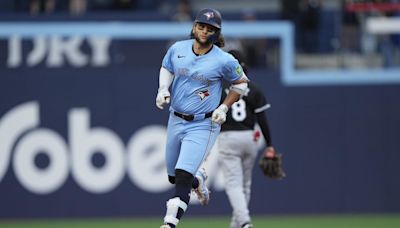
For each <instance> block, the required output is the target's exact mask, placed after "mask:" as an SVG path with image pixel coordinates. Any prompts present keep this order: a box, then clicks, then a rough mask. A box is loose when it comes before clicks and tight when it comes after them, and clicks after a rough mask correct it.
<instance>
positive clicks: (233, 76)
mask: <svg viewBox="0 0 400 228" xmlns="http://www.w3.org/2000/svg"><path fill="white" fill-rule="evenodd" d="M193 43H194V40H193V39H191V40H183V41H179V42H176V43H175V44H174V45H172V46H171V47H170V48H169V50H168V52H167V54H166V55H165V57H164V59H163V62H162V66H163V67H164V68H165V69H167V70H168V71H169V72H171V73H172V74H174V75H175V77H174V81H173V83H172V85H171V90H170V91H171V106H170V109H171V111H177V112H180V113H185V114H204V113H208V112H212V111H214V109H216V108H217V107H218V105H219V103H220V100H221V92H222V84H221V83H222V80H226V81H228V82H233V81H236V80H239V79H240V78H241V76H242V74H243V71H242V67H241V66H240V64H239V62H238V61H237V60H236V59H235V58H233V57H232V56H231V55H230V54H228V53H226V52H224V51H223V50H221V49H220V48H219V47H217V46H215V45H213V47H212V49H211V50H210V51H209V52H208V53H206V54H205V55H201V56H197V55H195V54H194V52H193V48H192V46H193Z"/></svg>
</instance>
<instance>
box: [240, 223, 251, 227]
mask: <svg viewBox="0 0 400 228" xmlns="http://www.w3.org/2000/svg"><path fill="white" fill-rule="evenodd" d="M242 228H253V225H252V224H251V223H246V224H244V225H243V226H242Z"/></svg>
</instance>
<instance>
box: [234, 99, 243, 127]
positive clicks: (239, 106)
mask: <svg viewBox="0 0 400 228" xmlns="http://www.w3.org/2000/svg"><path fill="white" fill-rule="evenodd" d="M231 109H232V118H233V119H234V120H235V121H236V122H241V121H243V120H244V119H246V116H247V113H246V102H244V100H243V99H240V100H238V101H237V102H235V103H233V105H232V107H231Z"/></svg>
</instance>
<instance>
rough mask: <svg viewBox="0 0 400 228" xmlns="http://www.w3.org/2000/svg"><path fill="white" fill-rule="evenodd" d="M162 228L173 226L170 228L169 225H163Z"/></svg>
mask: <svg viewBox="0 0 400 228" xmlns="http://www.w3.org/2000/svg"><path fill="white" fill-rule="evenodd" d="M160 228H171V226H169V225H168V224H163V225H162V226H160Z"/></svg>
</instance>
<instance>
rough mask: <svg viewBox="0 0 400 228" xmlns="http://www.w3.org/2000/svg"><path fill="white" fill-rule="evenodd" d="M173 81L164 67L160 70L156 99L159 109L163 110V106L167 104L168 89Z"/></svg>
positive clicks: (170, 74)
mask: <svg viewBox="0 0 400 228" xmlns="http://www.w3.org/2000/svg"><path fill="white" fill-rule="evenodd" d="M173 80H174V75H173V74H172V73H171V72H169V71H168V70H167V69H165V68H164V67H161V68H160V75H159V78H158V92H157V97H156V105H157V107H158V108H159V109H164V106H165V105H167V104H169V102H170V99H171V95H170V93H169V87H170V85H171V83H172V81H173Z"/></svg>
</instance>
